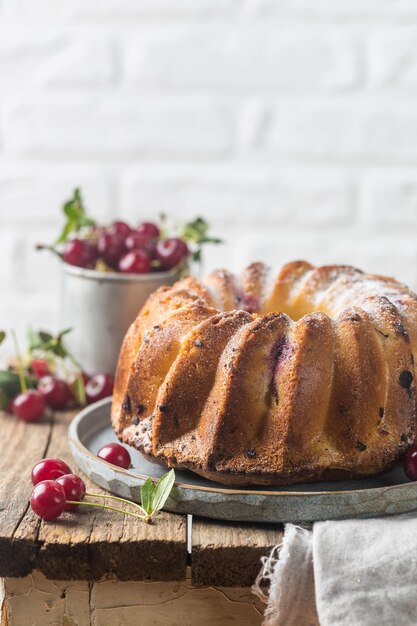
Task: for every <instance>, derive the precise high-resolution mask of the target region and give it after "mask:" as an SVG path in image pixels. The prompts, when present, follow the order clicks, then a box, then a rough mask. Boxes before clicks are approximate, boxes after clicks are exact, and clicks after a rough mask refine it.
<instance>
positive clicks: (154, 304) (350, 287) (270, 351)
mask: <svg viewBox="0 0 417 626" xmlns="http://www.w3.org/2000/svg"><path fill="white" fill-rule="evenodd" d="M414 346H417V296H416V295H415V294H414V293H412V292H411V291H410V290H409V289H408V288H407V287H406V286H404V285H402V284H400V283H399V282H397V281H395V280H394V279H393V278H387V277H384V276H376V275H371V274H365V273H363V272H361V271H360V270H358V269H355V268H353V267H350V266H344V265H332V266H324V267H314V266H312V265H310V264H309V263H306V262H304V261H297V262H293V263H289V264H287V265H285V266H284V267H283V268H282V269H281V270H280V271H279V272H278V274H275V273H274V272H271V270H269V269H268V268H267V267H266V266H265V265H264V264H262V263H253V264H252V265H250V266H249V267H247V268H246V269H245V270H244V272H243V273H242V274H241V276H240V277H239V278H238V277H236V276H234V275H233V274H231V273H229V272H227V271H225V270H219V271H215V272H213V273H212V274H210V275H209V276H208V277H207V278H206V279H205V280H202V281H199V280H196V279H195V278H192V277H188V278H185V279H183V280H181V281H179V282H177V283H176V284H175V285H174V286H172V287H162V288H160V289H158V291H156V292H155V293H154V294H153V295H151V296H150V298H149V299H148V301H147V303H146V304H145V306H144V307H143V309H142V311H141V312H140V314H139V315H138V317H137V319H136V321H135V322H134V323H133V324H132V326H131V327H130V329H129V331H128V333H127V335H126V337H125V339H124V342H123V346H122V349H121V353H120V357H119V363H118V369H117V374H116V384H115V390H114V396H113V405H112V423H113V427H114V430H115V432H116V433H117V435H118V437H119V438H120V440H121V441H123V442H125V443H127V444H130V445H132V446H134V447H135V448H137V449H138V450H141V451H142V452H143V453H144V454H145V455H147V456H148V458H150V459H153V460H156V461H160V462H163V463H166V464H167V465H168V466H170V467H175V468H188V469H190V470H192V471H193V472H196V473H197V474H201V475H202V476H206V477H207V478H210V479H212V480H215V481H217V482H220V483H226V484H236V485H238V484H240V485H244V484H277V485H278V484H290V483H296V482H305V481H316V480H328V479H339V478H350V477H356V476H365V475H370V474H376V473H378V472H381V471H384V470H386V469H388V468H389V467H390V466H392V465H393V464H394V463H395V461H396V460H397V459H398V458H399V456H400V455H401V454H402V453H403V452H404V451H405V450H406V449H407V448H408V447H409V446H410V445H411V444H412V443H413V442H414V438H415V433H416V403H415V383H414V358H413V349H414Z"/></svg>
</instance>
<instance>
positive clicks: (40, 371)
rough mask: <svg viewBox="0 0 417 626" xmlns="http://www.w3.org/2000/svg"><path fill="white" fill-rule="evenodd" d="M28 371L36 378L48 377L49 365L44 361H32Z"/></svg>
mask: <svg viewBox="0 0 417 626" xmlns="http://www.w3.org/2000/svg"><path fill="white" fill-rule="evenodd" d="M30 369H31V370H32V372H33V374H34V375H35V376H36V378H42V376H48V374H49V365H48V361H45V359H32V361H31V364H30Z"/></svg>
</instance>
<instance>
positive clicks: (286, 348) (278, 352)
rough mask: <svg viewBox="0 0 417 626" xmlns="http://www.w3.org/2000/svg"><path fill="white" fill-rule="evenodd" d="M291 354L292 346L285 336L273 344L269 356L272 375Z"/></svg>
mask: <svg viewBox="0 0 417 626" xmlns="http://www.w3.org/2000/svg"><path fill="white" fill-rule="evenodd" d="M293 352H294V345H293V344H292V343H291V341H290V340H289V339H288V337H286V336H285V335H283V336H282V337H280V338H279V339H278V340H277V341H276V342H275V344H274V345H273V346H272V350H271V353H270V355H269V358H270V369H271V374H272V375H274V374H276V372H278V371H279V370H280V368H281V366H282V365H283V364H284V363H285V361H287V360H288V359H289V358H290V356H291V355H292V353H293Z"/></svg>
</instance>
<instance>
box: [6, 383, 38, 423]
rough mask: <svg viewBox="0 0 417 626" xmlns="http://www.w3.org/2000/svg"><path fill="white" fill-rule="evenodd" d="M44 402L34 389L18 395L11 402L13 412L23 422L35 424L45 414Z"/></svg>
mask: <svg viewBox="0 0 417 626" xmlns="http://www.w3.org/2000/svg"><path fill="white" fill-rule="evenodd" d="M45 408H46V402H45V398H44V397H43V395H42V394H41V393H40V392H39V391H36V390H35V389H29V390H28V391H25V392H24V393H19V395H18V396H16V398H15V399H14V401H13V412H14V414H15V415H17V417H20V419H22V420H23V421H25V422H37V421H38V420H40V418H41V417H42V415H43V414H44V413H45Z"/></svg>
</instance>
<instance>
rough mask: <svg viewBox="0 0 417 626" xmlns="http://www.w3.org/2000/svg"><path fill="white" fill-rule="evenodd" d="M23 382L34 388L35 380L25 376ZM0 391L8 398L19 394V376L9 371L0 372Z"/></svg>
mask: <svg viewBox="0 0 417 626" xmlns="http://www.w3.org/2000/svg"><path fill="white" fill-rule="evenodd" d="M25 381H26V384H27V386H28V387H30V388H34V387H36V378H34V377H33V376H25ZM0 389H1V391H2V392H3V393H5V394H6V395H7V396H8V397H9V398H12V397H13V396H15V395H17V394H18V393H19V392H20V380H19V375H18V374H17V373H16V372H12V371H11V370H0Z"/></svg>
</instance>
